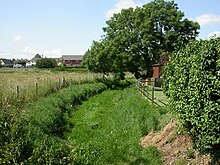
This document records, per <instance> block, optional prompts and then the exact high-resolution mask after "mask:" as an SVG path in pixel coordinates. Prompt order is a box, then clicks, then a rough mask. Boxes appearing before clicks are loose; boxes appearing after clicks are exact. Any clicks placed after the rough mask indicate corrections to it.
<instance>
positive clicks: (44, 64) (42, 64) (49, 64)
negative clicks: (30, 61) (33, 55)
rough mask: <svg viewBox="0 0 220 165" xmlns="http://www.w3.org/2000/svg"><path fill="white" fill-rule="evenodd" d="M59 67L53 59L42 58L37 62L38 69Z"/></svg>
mask: <svg viewBox="0 0 220 165" xmlns="http://www.w3.org/2000/svg"><path fill="white" fill-rule="evenodd" d="M56 66H57V62H56V60H55V59H52V58H40V59H38V60H37V61H36V67H37V68H55V67H56Z"/></svg>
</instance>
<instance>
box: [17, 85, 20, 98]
mask: <svg viewBox="0 0 220 165" xmlns="http://www.w3.org/2000/svg"><path fill="white" fill-rule="evenodd" d="M19 92H20V91H19V86H18V85H17V86H16V96H17V97H19V95H20V93H19Z"/></svg>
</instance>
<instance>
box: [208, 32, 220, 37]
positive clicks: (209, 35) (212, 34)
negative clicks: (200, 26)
mask: <svg viewBox="0 0 220 165" xmlns="http://www.w3.org/2000/svg"><path fill="white" fill-rule="evenodd" d="M212 37H220V31H215V32H212V33H209V34H208V38H212Z"/></svg>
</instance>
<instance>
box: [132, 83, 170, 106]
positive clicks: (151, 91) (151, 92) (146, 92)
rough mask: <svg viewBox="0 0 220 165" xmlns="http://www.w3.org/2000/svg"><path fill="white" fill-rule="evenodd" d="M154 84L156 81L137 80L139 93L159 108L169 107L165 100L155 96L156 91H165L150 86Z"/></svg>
mask: <svg viewBox="0 0 220 165" xmlns="http://www.w3.org/2000/svg"><path fill="white" fill-rule="evenodd" d="M152 82H155V81H149V80H137V81H136V85H137V88H138V91H139V92H140V93H141V94H142V95H143V96H144V97H146V98H147V99H148V100H150V101H151V102H152V104H153V105H156V106H159V107H160V106H167V105H168V102H167V101H164V100H161V99H160V98H159V97H157V95H156V94H155V91H163V88H161V87H155V86H152V85H148V84H151V83H152Z"/></svg>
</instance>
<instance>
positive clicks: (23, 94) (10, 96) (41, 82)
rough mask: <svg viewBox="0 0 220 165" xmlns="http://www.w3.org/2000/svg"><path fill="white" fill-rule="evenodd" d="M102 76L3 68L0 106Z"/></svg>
mask: <svg viewBox="0 0 220 165" xmlns="http://www.w3.org/2000/svg"><path fill="white" fill-rule="evenodd" d="M100 76H101V75H99V74H94V73H89V72H65V71H63V72H59V71H50V70H39V69H30V68H28V69H5V68H1V69H0V80H1V81H0V108H3V107H6V106H8V105H13V104H18V103H19V104H20V103H27V102H30V101H33V100H36V98H38V97H40V96H46V95H48V94H49V93H51V92H53V91H56V90H58V89H59V88H60V87H61V85H63V86H66V85H70V84H80V83H83V82H85V81H87V82H88V81H93V80H94V79H96V78H97V77H100ZM63 78H64V79H65V81H64V83H62V80H63ZM36 83H37V90H36ZM17 87H18V88H17Z"/></svg>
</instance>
